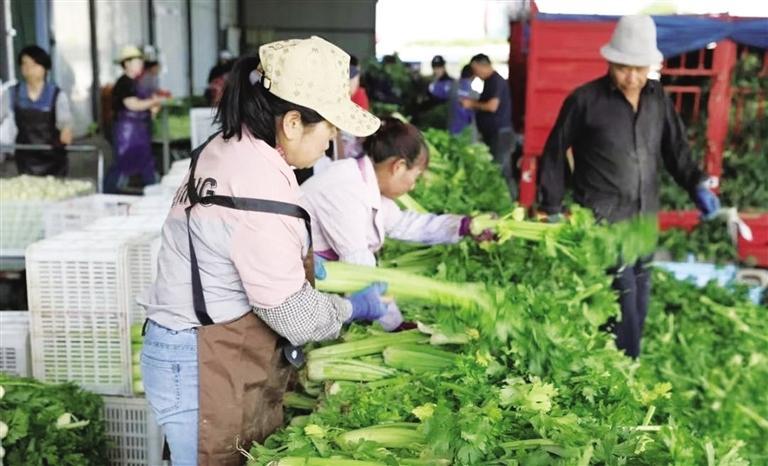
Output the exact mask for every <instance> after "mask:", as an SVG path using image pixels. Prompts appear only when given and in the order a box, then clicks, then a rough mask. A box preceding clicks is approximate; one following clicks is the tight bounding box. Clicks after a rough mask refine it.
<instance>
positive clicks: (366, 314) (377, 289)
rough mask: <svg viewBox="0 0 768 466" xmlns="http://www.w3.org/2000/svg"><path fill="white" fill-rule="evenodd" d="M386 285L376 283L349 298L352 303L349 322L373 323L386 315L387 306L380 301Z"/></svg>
mask: <svg viewBox="0 0 768 466" xmlns="http://www.w3.org/2000/svg"><path fill="white" fill-rule="evenodd" d="M386 291H387V284H386V283H382V282H376V283H373V284H371V286H369V287H368V288H365V289H364V290H361V291H358V292H357V293H354V294H352V295H351V296H350V297H349V302H351V303H352V315H351V316H350V318H349V320H350V321H352V320H365V321H369V322H370V321H374V320H376V319H379V318H380V317H381V316H383V315H384V314H386V313H387V305H386V304H384V302H383V301H382V300H381V295H383V294H384V293H386Z"/></svg>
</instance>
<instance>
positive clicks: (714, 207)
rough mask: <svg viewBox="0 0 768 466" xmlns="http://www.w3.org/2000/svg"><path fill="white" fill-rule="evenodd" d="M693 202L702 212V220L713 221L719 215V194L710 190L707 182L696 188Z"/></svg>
mask: <svg viewBox="0 0 768 466" xmlns="http://www.w3.org/2000/svg"><path fill="white" fill-rule="evenodd" d="M693 201H694V202H695V203H696V207H697V208H698V209H699V211H700V212H701V218H702V220H710V219H712V218H713V217H714V216H715V215H717V211H718V210H720V199H718V198H717V194H715V193H713V192H712V191H711V190H710V189H709V186H708V182H707V181H704V182H702V183H700V184H699V185H698V186H697V187H696V193H695V194H694V196H693Z"/></svg>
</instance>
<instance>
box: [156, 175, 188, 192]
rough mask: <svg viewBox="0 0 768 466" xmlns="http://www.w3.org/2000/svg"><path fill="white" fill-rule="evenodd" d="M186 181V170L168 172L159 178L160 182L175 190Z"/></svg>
mask: <svg viewBox="0 0 768 466" xmlns="http://www.w3.org/2000/svg"><path fill="white" fill-rule="evenodd" d="M186 181H187V174H186V172H185V173H168V174H167V175H165V176H164V177H163V178H162V179H161V180H160V184H162V185H163V186H165V187H167V188H170V189H172V190H174V191H175V190H177V189H178V188H179V186H181V185H182V184H183V183H185V182H186Z"/></svg>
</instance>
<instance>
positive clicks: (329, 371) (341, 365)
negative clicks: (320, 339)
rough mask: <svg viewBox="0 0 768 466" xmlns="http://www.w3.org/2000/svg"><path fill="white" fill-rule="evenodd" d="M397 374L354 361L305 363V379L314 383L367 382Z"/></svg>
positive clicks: (380, 367)
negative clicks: (337, 381)
mask: <svg viewBox="0 0 768 466" xmlns="http://www.w3.org/2000/svg"><path fill="white" fill-rule="evenodd" d="M396 373H397V371H396V370H394V369H391V368H389V367H382V366H376V365H373V364H366V363H363V362H360V361H355V360H354V359H314V360H311V361H308V362H307V377H308V378H309V380H312V381H315V382H322V381H325V380H349V381H352V382H369V381H372V380H379V379H383V378H386V377H391V376H393V375H395V374H396Z"/></svg>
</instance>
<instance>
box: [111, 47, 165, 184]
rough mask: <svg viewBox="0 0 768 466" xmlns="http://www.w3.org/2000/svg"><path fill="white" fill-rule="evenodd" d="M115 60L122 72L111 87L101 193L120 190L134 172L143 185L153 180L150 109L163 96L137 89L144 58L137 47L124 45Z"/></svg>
mask: <svg viewBox="0 0 768 466" xmlns="http://www.w3.org/2000/svg"><path fill="white" fill-rule="evenodd" d="M118 63H120V66H121V67H122V68H123V75H122V76H120V78H119V79H118V80H117V82H116V83H115V86H114V87H113V89H112V112H113V116H114V124H113V126H112V144H113V151H112V155H113V160H112V165H111V166H110V168H109V171H108V172H107V174H106V176H105V177H104V192H105V193H118V192H121V191H122V190H123V189H124V188H125V187H126V186H127V185H128V181H129V178H130V177H131V176H134V175H139V176H141V180H142V183H143V184H144V186H146V185H150V184H153V183H155V181H156V177H157V175H156V173H155V159H154V156H153V155H152V128H151V112H157V110H158V109H159V107H160V105H161V104H162V103H163V101H164V100H165V97H162V96H160V95H158V94H152V95H151V96H142V94H141V93H140V88H139V86H138V78H139V76H141V73H142V71H143V69H144V58H143V55H142V53H141V51H140V50H139V49H138V48H137V47H135V46H126V47H124V48H123V50H122V52H121V54H120V58H119V59H118Z"/></svg>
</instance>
